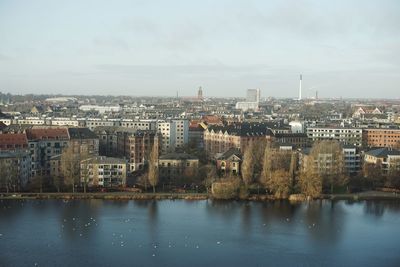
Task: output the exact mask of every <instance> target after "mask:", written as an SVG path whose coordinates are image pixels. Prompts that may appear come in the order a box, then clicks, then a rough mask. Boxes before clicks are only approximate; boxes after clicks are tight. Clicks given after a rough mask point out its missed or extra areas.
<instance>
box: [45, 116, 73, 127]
mask: <svg viewBox="0 0 400 267" xmlns="http://www.w3.org/2000/svg"><path fill="white" fill-rule="evenodd" d="M50 123H51V125H55V126H74V127H78V126H79V121H78V120H76V119H71V118H52V119H50Z"/></svg>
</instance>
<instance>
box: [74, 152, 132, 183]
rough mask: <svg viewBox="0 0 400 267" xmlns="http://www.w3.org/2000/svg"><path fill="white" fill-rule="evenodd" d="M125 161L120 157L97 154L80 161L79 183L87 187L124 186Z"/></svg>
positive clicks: (126, 166)
mask: <svg viewBox="0 0 400 267" xmlns="http://www.w3.org/2000/svg"><path fill="white" fill-rule="evenodd" d="M127 170H128V164H127V161H126V160H124V159H120V158H112V157H105V156H97V157H93V158H89V159H86V160H82V161H81V176H80V179H81V183H82V184H83V183H87V185H88V186H89V187H93V186H100V187H108V188H110V187H125V186H126V177H127Z"/></svg>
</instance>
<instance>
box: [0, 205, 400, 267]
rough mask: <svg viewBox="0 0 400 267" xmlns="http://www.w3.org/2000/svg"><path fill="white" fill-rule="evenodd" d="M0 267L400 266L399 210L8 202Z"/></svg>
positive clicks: (1, 215)
mask: <svg viewBox="0 0 400 267" xmlns="http://www.w3.org/2000/svg"><path fill="white" fill-rule="evenodd" d="M0 266H7V267H8V266H76V267H79V266H400V202H399V201H362V202H346V201H337V202H332V201H328V200H321V201H313V202H309V203H300V204H290V203H288V202H285V201H275V202H236V201H230V202H216V201H211V200H204V201H186V200H175V201H172V200H163V201H106V200H74V201H67V202H66V201H63V200H0Z"/></svg>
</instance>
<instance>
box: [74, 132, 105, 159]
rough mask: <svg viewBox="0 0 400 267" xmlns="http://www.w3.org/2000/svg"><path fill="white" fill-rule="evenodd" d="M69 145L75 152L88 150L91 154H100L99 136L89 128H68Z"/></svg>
mask: <svg viewBox="0 0 400 267" xmlns="http://www.w3.org/2000/svg"><path fill="white" fill-rule="evenodd" d="M68 134H69V138H70V140H69V146H72V147H73V150H74V152H75V153H83V152H87V153H88V154H89V155H93V156H97V155H99V138H98V136H97V135H96V134H95V133H94V132H92V131H91V130H89V129H88V128H68Z"/></svg>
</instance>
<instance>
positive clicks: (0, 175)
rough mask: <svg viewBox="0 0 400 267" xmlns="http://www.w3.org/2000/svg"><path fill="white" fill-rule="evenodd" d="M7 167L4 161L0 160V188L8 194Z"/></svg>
mask: <svg viewBox="0 0 400 267" xmlns="http://www.w3.org/2000/svg"><path fill="white" fill-rule="evenodd" d="M8 166H9V164H8V163H7V161H6V159H1V160H0V188H4V189H6V191H7V193H8V174H7V173H8Z"/></svg>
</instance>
